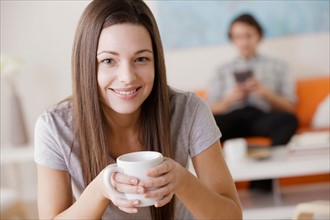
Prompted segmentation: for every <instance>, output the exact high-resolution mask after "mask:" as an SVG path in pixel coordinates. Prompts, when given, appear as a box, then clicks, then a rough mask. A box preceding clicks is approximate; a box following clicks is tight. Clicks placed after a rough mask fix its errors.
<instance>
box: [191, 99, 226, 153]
mask: <svg viewBox="0 0 330 220" xmlns="http://www.w3.org/2000/svg"><path fill="white" fill-rule="evenodd" d="M192 99H193V101H192V104H193V105H195V106H197V107H196V111H195V116H194V119H193V123H192V126H191V130H190V143H189V154H190V157H194V156H196V155H197V154H199V153H201V152H202V151H204V150H206V149H207V148H209V147H210V146H211V145H212V144H214V143H215V142H216V141H217V140H219V139H220V137H221V133H220V130H219V128H218V126H217V124H216V122H215V119H214V117H213V115H212V113H211V110H210V107H209V106H208V105H207V104H206V102H205V101H203V100H201V99H200V98H198V97H196V96H195V97H193V98H192Z"/></svg>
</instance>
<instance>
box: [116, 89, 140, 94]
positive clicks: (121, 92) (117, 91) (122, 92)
mask: <svg viewBox="0 0 330 220" xmlns="http://www.w3.org/2000/svg"><path fill="white" fill-rule="evenodd" d="M113 91H114V92H115V93H117V94H119V95H130V94H133V93H135V92H136V89H133V90H130V91H119V90H113Z"/></svg>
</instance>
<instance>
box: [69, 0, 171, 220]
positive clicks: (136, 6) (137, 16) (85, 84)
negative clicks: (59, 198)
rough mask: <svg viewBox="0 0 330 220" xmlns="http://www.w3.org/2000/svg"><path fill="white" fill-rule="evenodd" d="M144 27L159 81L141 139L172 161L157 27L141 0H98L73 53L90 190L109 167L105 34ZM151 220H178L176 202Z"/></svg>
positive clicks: (78, 127) (77, 125) (78, 128)
mask: <svg viewBox="0 0 330 220" xmlns="http://www.w3.org/2000/svg"><path fill="white" fill-rule="evenodd" d="M121 23H132V24H136V25H142V26H144V27H145V28H146V29H147V30H148V31H149V34H150V37H151V39H152V47H153V51H154V60H155V80H154V86H153V89H152V92H151V94H150V95H149V97H148V98H147V99H146V100H145V101H144V103H143V105H142V111H141V132H140V135H142V134H143V135H142V136H141V137H140V139H141V141H142V144H143V146H145V149H146V150H153V151H159V152H161V153H162V154H163V155H164V156H167V157H171V158H173V152H172V148H171V139H170V113H169V94H168V86H167V80H166V70H165V61H164V55H163V47H162V43H161V39H160V34H159V31H158V27H157V24H156V21H155V18H154V17H153V15H152V13H151V11H150V10H149V8H148V6H147V5H146V4H145V3H144V2H143V1H142V0H106V1H102V0H94V1H92V2H91V3H90V4H89V5H88V6H87V8H86V9H85V11H84V12H83V14H82V16H81V18H80V21H79V24H78V27H77V30H76V35H75V41H74V46H73V52H72V81H73V96H72V103H73V129H74V133H75V137H76V139H75V141H76V142H75V144H77V145H79V149H80V152H79V153H80V163H81V167H82V175H83V178H84V183H85V185H86V186H87V185H88V184H89V183H90V182H91V181H92V180H93V179H94V178H95V177H96V176H97V175H98V174H99V173H100V171H102V169H104V168H105V167H106V166H107V165H108V164H109V163H110V152H109V142H111V140H109V138H108V137H107V135H106V134H107V132H106V131H108V129H109V128H108V126H107V125H106V124H105V123H106V119H105V115H104V113H103V110H102V108H101V104H100V101H99V94H98V89H97V61H96V53H97V47H98V40H99V36H100V33H101V31H102V29H104V28H106V27H109V26H111V25H115V24H121ZM150 211H151V215H152V218H153V219H154V220H156V219H157V220H158V219H164V220H165V219H166V220H168V219H173V218H174V199H172V201H171V202H170V203H168V204H167V205H165V206H164V207H161V208H155V207H151V208H150Z"/></svg>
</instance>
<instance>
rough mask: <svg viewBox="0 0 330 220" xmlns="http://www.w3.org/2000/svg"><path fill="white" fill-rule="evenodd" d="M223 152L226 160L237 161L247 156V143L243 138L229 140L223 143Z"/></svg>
mask: <svg viewBox="0 0 330 220" xmlns="http://www.w3.org/2000/svg"><path fill="white" fill-rule="evenodd" d="M223 150H224V153H225V156H226V158H227V160H229V161H238V160H241V159H244V158H245V157H246V155H247V142H246V140H245V139H244V138H234V139H229V140H226V141H225V142H224V145H223Z"/></svg>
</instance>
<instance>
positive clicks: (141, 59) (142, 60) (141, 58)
mask: <svg viewBox="0 0 330 220" xmlns="http://www.w3.org/2000/svg"><path fill="white" fill-rule="evenodd" d="M146 61H148V58H146V57H139V58H137V59H136V62H139V63H143V62H146Z"/></svg>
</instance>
